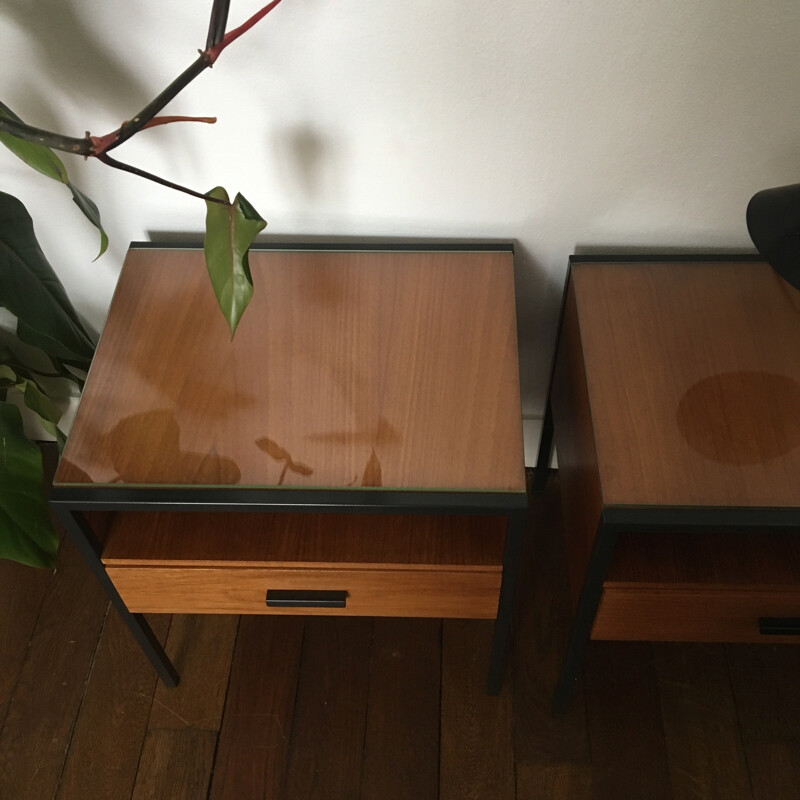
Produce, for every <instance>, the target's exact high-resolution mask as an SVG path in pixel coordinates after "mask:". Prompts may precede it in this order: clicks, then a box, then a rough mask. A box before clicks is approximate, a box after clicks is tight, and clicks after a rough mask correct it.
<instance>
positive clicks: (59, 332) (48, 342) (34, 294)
mask: <svg viewBox="0 0 800 800" xmlns="http://www.w3.org/2000/svg"><path fill="white" fill-rule="evenodd" d="M0 306H4V307H5V308H7V309H8V310H9V311H10V312H11V313H12V314H14V315H15V316H16V317H17V335H18V336H19V338H20V339H21V340H22V341H23V342H25V343H27V344H32V345H35V346H36V347H40V348H41V349H42V350H44V352H45V353H47V355H48V356H50V357H52V358H55V359H60V360H61V361H63V362H64V363H66V364H70V365H71V366H76V367H79V368H80V369H83V370H87V369H88V368H89V364H90V363H91V360H92V356H93V355H94V342H93V341H92V337H91V335H90V334H89V332H88V331H87V330H86V328H85V327H84V325H83V323H82V322H81V320H80V318H79V317H78V314H77V312H76V311H75V309H74V308H73V306H72V304H71V303H70V301H69V298H68V297H67V293H66V292H65V291H64V287H63V286H62V285H61V281H59V279H58V276H57V275H56V274H55V272H53V268H52V267H51V266H50V264H48V262H47V259H46V258H45V257H44V253H42V251H41V249H40V247H39V243H38V242H37V241H36V235H35V234H34V231H33V222H32V221H31V218H30V215H29V214H28V212H27V211H26V210H25V206H23V205H22V203H21V202H20V201H19V200H17V198H16V197H12V196H11V195H10V194H5V193H4V192H0Z"/></svg>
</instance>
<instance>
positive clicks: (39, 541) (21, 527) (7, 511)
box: [0, 403, 58, 567]
mask: <svg viewBox="0 0 800 800" xmlns="http://www.w3.org/2000/svg"><path fill="white" fill-rule="evenodd" d="M57 550H58V535H57V534H56V532H55V531H54V530H53V526H52V524H51V522H50V515H49V514H48V511H47V502H46V501H45V497H44V474H43V471H42V455H41V453H40V452H39V448H38V447H36V445H35V444H33V443H32V442H29V441H28V439H26V438H25V434H24V432H23V430H22V418H21V417H20V413H19V409H18V408H17V407H16V406H13V405H11V404H10V403H0V558H10V559H11V560H12V561H19V562H20V563H21V564H28V565H30V566H33V567H53V566H54V565H55V560H56V552H57Z"/></svg>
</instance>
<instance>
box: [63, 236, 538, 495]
mask: <svg viewBox="0 0 800 800" xmlns="http://www.w3.org/2000/svg"><path fill="white" fill-rule="evenodd" d="M250 268H251V271H252V274H253V280H254V283H255V284H256V285H257V286H258V289H257V291H256V293H255V296H254V298H253V300H252V302H251V304H250V306H249V308H248V310H247V313H246V314H245V316H244V318H243V320H242V322H241V324H240V326H239V329H238V331H237V335H236V337H235V339H234V340H233V341H231V339H230V335H229V332H228V331H227V330H226V328H225V323H224V320H223V318H222V316H221V315H220V314H219V310H218V308H217V307H216V300H215V299H214V296H213V293H212V292H211V290H210V287H209V286H208V280H207V277H206V275H205V272H206V270H205V267H204V264H203V256H202V251H200V250H193V251H186V250H157V249H145V250H135V249H134V250H131V251H130V252H129V254H128V256H127V258H126V261H125V264H124V266H123V270H122V273H121V275H120V279H119V283H118V286H117V290H116V292H115V295H114V299H113V302H112V304H111V308H110V311H109V315H108V319H107V322H106V326H105V329H104V331H103V336H102V338H101V341H100V344H99V347H98V350H97V355H96V356H95V359H94V362H93V365H92V373H91V376H90V379H89V381H88V383H87V386H86V390H85V392H84V393H83V397H82V400H81V403H80V407H79V409H78V413H77V416H76V419H75V424H74V426H73V429H72V435H71V436H70V440H69V442H68V444H67V449H66V451H65V453H64V457H63V458H62V461H61V464H60V466H59V470H58V473H57V475H56V483H57V484H72V483H87V482H89V483H100V484H108V483H117V482H123V483H126V484H159V485H162V484H183V485H240V486H276V485H279V484H280V485H284V486H299V487H312V486H313V487H348V486H360V485H361V484H362V483H363V480H362V479H363V477H364V476H365V475H367V476H368V477H370V481H368V483H369V484H370V485H373V484H374V482H375V480H374V478H375V476H380V481H381V483H382V486H383V488H398V489H410V488H440V489H445V488H450V489H463V490H473V489H485V490H504V491H513V492H523V491H524V490H525V476H524V465H523V451H522V436H521V406H520V396H519V375H518V364H517V341H516V321H515V310H514V278H513V257H512V255H511V253H509V252H501V251H497V252H472V253H470V252H435V253H424V252H416V253H414V252H382V253H380V252H371V253H370V252H300V251H285V252H254V253H252V254H251V256H250Z"/></svg>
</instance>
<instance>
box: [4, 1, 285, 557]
mask: <svg viewBox="0 0 800 800" xmlns="http://www.w3.org/2000/svg"><path fill="white" fill-rule="evenodd" d="M279 2H280V0H272V2H270V3H268V4H267V5H265V6H264V7H263V8H261V9H260V10H259V11H258V12H256V13H255V14H254V15H253V16H251V17H250V18H249V19H248V20H247V21H246V22H244V23H243V24H242V25H240V26H239V27H237V28H235V29H233V30H230V31H228V30H226V29H227V20H228V10H229V3H230V0H213V2H212V8H211V15H210V21H209V28H208V37H207V40H206V45H205V48H204V49H203V50H201V51H200V54H199V56H198V58H197V59H196V60H195V61H194V62H193V63H192V64H190V65H189V67H188V68H187V69H186V70H184V71H183V72H182V73H181V74H180V75H179V76H178V77H177V78H176V79H175V80H174V81H172V83H170V85H169V86H167V88H166V89H164V91H162V92H161V93H160V94H158V95H157V97H156V98H155V99H154V100H152V101H151V102H150V103H148V104H147V106H145V108H143V109H141V110H140V111H139V112H138V113H136V114H134V115H133V116H132V117H131V118H130V119H128V120H126V121H125V122H123V123H122V124H121V125H120V126H119V127H118V128H117V129H116V130H114V131H112V132H111V133H108V134H105V135H102V136H92V135H91V134H90V133H88V132H87V133H86V135H85V136H84V137H82V138H75V137H69V136H63V135H61V134H59V133H55V132H53V131H48V130H44V129H42V128H37V127H35V126H32V125H28V124H26V123H25V122H24V121H23V120H22V119H20V117H19V116H17V115H16V114H15V113H14V112H13V111H12V110H11V109H10V108H8V107H7V106H5V105H4V104H2V103H0V142H2V143H3V144H4V145H6V147H8V149H9V150H11V151H12V152H13V153H14V154H15V155H17V156H18V157H19V158H21V159H22V160H23V161H25V162H26V163H27V164H29V165H30V166H31V167H32V168H34V169H35V170H36V171H38V172H40V173H41V174H43V175H45V176H47V177H48V178H51V179H53V180H56V181H59V182H60V183H63V184H64V185H65V186H66V187H67V188H68V189H69V190H70V192H71V194H72V198H73V200H74V202H75V203H76V204H77V206H78V207H79V208H80V210H81V211H82V212H83V214H84V215H85V216H86V217H87V219H89V221H90V222H91V223H92V224H93V225H95V226H96V227H97V229H98V231H99V233H100V253H99V255H102V253H103V252H104V251H105V249H106V247H107V245H108V238H107V236H106V233H105V231H104V230H103V227H102V224H101V221H100V213H99V210H98V208H97V206H96V205H95V204H94V202H93V201H92V200H91V199H90V198H89V197H87V196H86V195H85V194H84V193H83V192H81V191H80V190H79V189H78V188H77V187H76V186H75V185H74V184H73V183H72V182H71V180H70V179H69V176H68V174H67V170H66V168H65V167H64V164H63V163H62V162H61V160H60V159H59V158H58V156H56V154H55V153H54V152H53V151H54V150H59V151H63V152H68V153H72V154H74V155H80V156H83V157H84V158H95V159H97V160H98V161H100V162H102V163H103V164H105V165H107V166H109V167H111V168H114V169H119V170H123V171H125V172H130V173H133V174H136V175H138V176H140V177H142V178H145V179H148V180H151V181H154V182H156V183H159V184H161V185H163V186H167V187H169V188H171V189H175V190H178V191H181V192H185V193H187V194H190V195H192V196H195V197H198V198H200V199H202V200H203V201H204V203H205V205H206V235H205V246H204V250H205V256H206V266H207V268H208V273H209V277H210V280H211V285H212V288H213V291H214V294H215V296H216V298H217V302H218V304H219V306H220V309H221V310H222V312H223V314H224V316H225V318H226V320H227V322H228V325H229V327H230V331H231V336H232V337H233V335H234V333H235V331H236V327H237V325H238V323H239V320H240V319H241V316H242V314H243V313H244V310H245V308H246V307H247V304H248V303H249V301H250V298H251V297H252V294H253V283H252V277H251V275H250V269H249V265H248V252H249V248H250V245H251V244H252V242H253V240H254V239H255V237H256V236H257V234H258V233H259V232H260V231H261V230H263V228H264V227H265V226H266V222H265V221H264V220H263V219H262V218H261V216H260V215H259V214H258V212H257V211H256V210H255V209H254V208H253V206H252V205H251V204H250V203H249V202H248V201H247V200H246V199H245V198H244V197H243V196H242V195H241V194H238V195H236V196H235V198H234V199H233V200H230V199H229V196H228V193H227V192H226V191H225V189H223V188H222V187H220V186H217V187H215V188H213V189H211V190H210V191H208V192H205V193H201V192H198V191H195V190H193V189H189V188H187V187H185V186H181V185H178V184H176V183H173V182H172V181H169V180H167V179H165V178H163V177H160V176H157V175H154V174H152V173H149V172H145V171H144V170H141V169H138V168H137V167H133V166H131V165H129V164H125V163H123V162H120V161H119V160H117V159H116V158H115V157H112V156H111V155H110V153H111V151H113V150H114V149H116V148H117V147H119V146H120V145H122V144H124V143H125V142H126V141H128V140H129V139H131V138H132V137H133V136H135V135H136V134H138V133H140V132H141V131H143V130H145V129H147V128H151V127H154V126H156V125H167V124H173V123H177V122H186V121H194V122H205V123H213V122H215V121H216V119H215V118H213V117H185V116H160V112H161V111H162V110H163V109H164V107H165V106H166V105H167V104H168V103H169V102H170V101H171V100H173V99H174V98H175V97H176V96H177V95H178V94H179V93H180V92H181V90H182V89H184V88H185V87H186V86H187V85H188V84H189V83H190V82H191V81H192V80H194V79H195V78H196V77H197V76H198V75H199V74H200V73H201V72H203V71H204V70H205V69H207V68H208V67H211V66H212V65H213V64H214V63H215V62H216V60H217V59H218V58H219V56H220V54H221V53H222V52H223V50H224V49H225V48H226V47H228V46H229V45H230V44H232V43H233V42H234V41H235V40H236V39H238V38H239V36H241V35H242V34H243V33H245V32H246V31H248V30H249V29H250V28H252V27H253V26H254V25H255V24H256V23H257V22H258V21H260V20H261V19H263V18H264V17H265V16H266V15H267V14H268V13H269V12H270V11H272V10H273V9H274V8H275V7H276V6H277V5H278V4H279ZM0 307H4V308H6V309H8V311H10V312H11V314H13V315H14V316H15V317H16V319H17V322H16V330H15V331H14V332H12V333H10V334H9V333H8V332H5V333H3V334H2V338H0V445H2V452H0V558H11V559H13V560H17V561H21V562H22V563H26V564H31V565H36V566H52V564H53V563H54V559H55V553H56V549H57V537H56V534H55V532H54V531H53V529H52V527H51V525H50V522H49V517H48V514H47V506H46V503H45V500H44V496H43V492H42V485H43V477H42V464H41V456H40V454H39V451H38V449H37V448H36V446H35V445H34V444H33V443H32V442H30V441H29V440H28V439H27V438H26V436H25V434H24V431H23V426H22V420H21V416H20V412H19V409H18V408H17V405H15V404H14V403H12V402H11V400H12V399H13V397H14V396H16V397H17V398H18V399H19V401H20V402H21V403H22V404H24V405H25V406H26V407H27V408H28V409H29V410H30V411H31V412H32V413H33V414H34V415H35V416H36V417H38V419H39V421H40V422H41V424H42V426H43V427H44V428H45V430H47V431H48V432H50V433H51V434H52V435H53V437H54V438H55V439H56V441H57V442H58V443H59V446H61V445H63V442H64V440H65V436H64V433H63V432H62V431H61V429H60V428H59V427H58V424H59V420H60V417H61V413H60V410H59V408H58V406H57V405H56V404H55V403H54V402H53V401H52V398H51V395H50V389H51V383H52V382H58V381H60V382H62V383H63V381H68V382H70V383H72V384H74V385H77V386H78V387H80V386H81V385H82V383H83V377H84V376H85V372H86V370H87V369H88V367H89V363H90V361H91V357H92V354H93V352H94V337H93V335H92V334H91V332H90V331H88V330H87V329H86V327H85V326H84V325H83V323H82V322H81V320H80V318H79V316H78V314H77V313H76V312H75V309H74V308H73V307H72V305H71V304H70V302H69V300H68V298H67V295H66V292H65V291H64V288H63V286H62V285H61V283H60V281H59V280H58V278H57V277H56V274H55V272H54V271H53V270H52V268H51V267H50V265H49V264H48V263H47V260H46V258H45V257H44V254H43V253H42V251H41V248H40V247H39V245H38V243H37V241H36V237H35V234H34V231H33V223H32V221H31V219H30V216H29V214H28V213H27V211H26V210H25V208H24V206H23V205H22V203H21V202H20V201H19V200H17V199H16V198H14V197H12V196H11V195H8V194H5V193H2V192H0ZM23 351H24V355H23Z"/></svg>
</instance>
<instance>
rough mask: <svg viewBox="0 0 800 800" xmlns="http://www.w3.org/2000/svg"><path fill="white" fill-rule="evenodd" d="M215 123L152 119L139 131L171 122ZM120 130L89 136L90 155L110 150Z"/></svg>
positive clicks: (199, 119)
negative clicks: (90, 143) (90, 144)
mask: <svg viewBox="0 0 800 800" xmlns="http://www.w3.org/2000/svg"><path fill="white" fill-rule="evenodd" d="M216 121H217V118H216V117H179V116H173V117H153V119H151V120H149V121H148V122H145V123H144V125H142V127H141V128H140V130H145V129H146V128H155V127H156V126H158V125H169V124H170V123H171V122H205V123H207V124H209V125H213V124H214V123H215V122H216ZM121 130H122V128H117V129H116V130H115V131H111V133H107V134H105V135H104V136H90V137H89V138H90V139H91V142H92V155H100V154H101V153H105V151H106V150H110V149H111V145H112V144H114V142H116V141H117V139H118V138H119V134H120V131H121Z"/></svg>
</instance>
